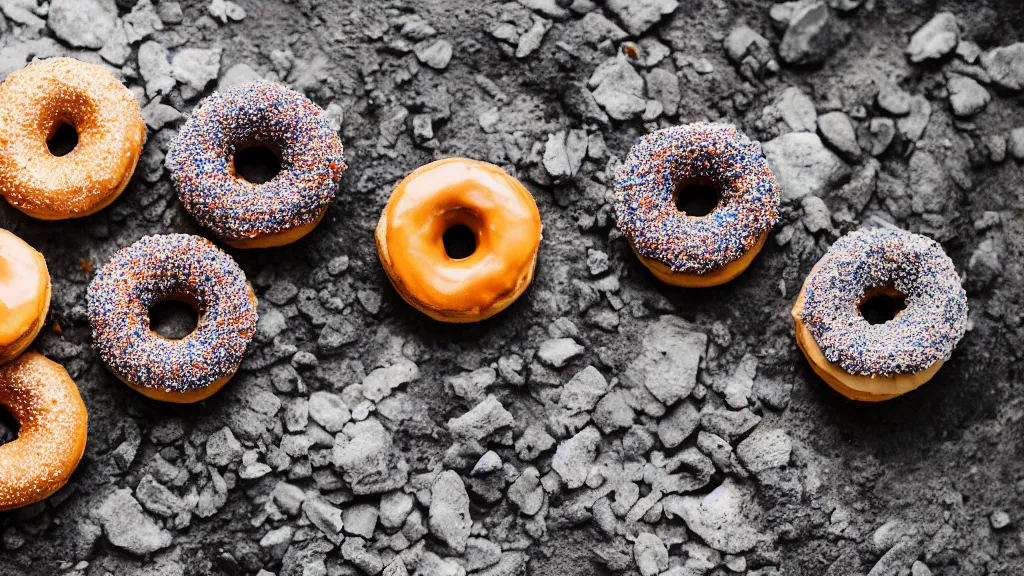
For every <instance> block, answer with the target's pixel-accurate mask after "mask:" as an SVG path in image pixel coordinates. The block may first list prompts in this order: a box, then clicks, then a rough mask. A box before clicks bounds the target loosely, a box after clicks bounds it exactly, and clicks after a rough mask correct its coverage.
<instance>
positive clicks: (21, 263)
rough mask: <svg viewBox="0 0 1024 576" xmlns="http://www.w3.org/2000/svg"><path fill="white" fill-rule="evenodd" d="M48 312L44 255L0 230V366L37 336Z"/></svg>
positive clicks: (15, 355) (48, 285) (47, 285)
mask: <svg viewBox="0 0 1024 576" xmlns="http://www.w3.org/2000/svg"><path fill="white" fill-rule="evenodd" d="M49 310H50V273H49V272H48V271H47V269H46V260H44V259H43V255H42V254H40V253H39V252H36V251H35V249H34V248H32V247H31V246H29V245H28V244H26V243H25V241H24V240H22V239H21V238H18V237H17V236H15V235H14V234H11V233H10V232H8V231H7V230H4V229H2V228H0V364H3V363H5V362H10V361H11V360H13V359H15V358H17V357H18V355H19V354H21V353H22V352H24V351H25V349H26V348H28V347H29V345H30V344H32V341H33V340H35V339H36V336H38V335H39V331H40V330H41V329H42V328H43V323H44V322H45V321H46V313H47V312H48V311H49Z"/></svg>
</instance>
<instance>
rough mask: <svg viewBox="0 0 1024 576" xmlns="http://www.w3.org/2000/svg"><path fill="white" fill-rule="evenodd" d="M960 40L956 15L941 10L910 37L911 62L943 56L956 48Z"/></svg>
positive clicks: (909, 52)
mask: <svg viewBox="0 0 1024 576" xmlns="http://www.w3.org/2000/svg"><path fill="white" fill-rule="evenodd" d="M959 40H960V29H959V27H958V26H957V24H956V16H954V15H953V14H952V13H951V12H939V13H938V14H936V15H935V16H934V17H933V18H932V19H931V20H929V21H928V22H927V23H926V24H925V25H924V26H921V28H920V29H918V31H917V32H914V35H913V36H911V37H910V44H909V45H908V46H907V56H909V57H910V61H911V62H922V61H924V60H929V59H933V58H942V57H943V56H945V55H946V54H949V53H950V52H952V51H953V48H956V45H957V42H958V41H959Z"/></svg>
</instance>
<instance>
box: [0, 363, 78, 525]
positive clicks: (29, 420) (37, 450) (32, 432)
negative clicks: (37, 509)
mask: <svg viewBox="0 0 1024 576" xmlns="http://www.w3.org/2000/svg"><path fill="white" fill-rule="evenodd" d="M0 405H3V406H4V408H6V409H7V410H8V411H9V412H10V413H11V416H14V419H15V420H17V421H18V438H17V439H16V440H14V441H13V442H9V443H7V444H4V445H3V446H0V510H10V509H12V508H20V507H21V506H27V505H29V504H32V503H35V502H38V501H40V500H42V499H44V498H47V497H49V496H51V495H52V494H53V493H54V492H56V491H57V490H59V489H60V488H61V487H62V486H64V484H66V483H67V481H68V479H69V478H71V473H72V472H74V471H75V468H77V467H78V463H79V462H80V461H81V460H82V454H83V453H85V439H86V433H87V431H88V428H89V415H88V413H86V411H85V404H84V403H83V402H82V397H81V395H79V393H78V387H77V386H75V383H74V381H73V380H71V376H69V375H68V373H67V371H66V370H64V367H63V366H61V365H60V364H57V363H56V362H51V361H50V360H47V359H46V358H44V357H43V356H42V355H41V354H39V353H37V352H26V353H25V354H22V355H21V356H20V357H18V359H17V360H15V361H14V362H11V363H10V364H6V365H4V366H0Z"/></svg>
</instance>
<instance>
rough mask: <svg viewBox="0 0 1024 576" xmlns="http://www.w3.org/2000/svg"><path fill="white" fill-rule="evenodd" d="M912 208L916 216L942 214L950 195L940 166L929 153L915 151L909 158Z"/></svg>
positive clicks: (948, 182) (948, 184) (949, 186)
mask: <svg viewBox="0 0 1024 576" xmlns="http://www.w3.org/2000/svg"><path fill="white" fill-rule="evenodd" d="M909 173H910V192H911V195H912V208H913V210H914V212H917V213H918V214H926V213H927V214H942V213H943V211H944V210H945V208H946V205H947V203H948V202H949V199H950V196H951V194H952V189H951V185H950V181H949V178H947V176H946V171H945V169H944V168H943V166H942V164H941V163H940V162H939V161H938V159H937V158H935V156H933V155H932V154H931V153H930V152H926V151H924V150H920V149H918V150H915V151H914V153H913V155H911V156H910V162H909Z"/></svg>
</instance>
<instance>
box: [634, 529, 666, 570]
mask: <svg viewBox="0 0 1024 576" xmlns="http://www.w3.org/2000/svg"><path fill="white" fill-rule="evenodd" d="M633 559H634V561H635V562H636V567H637V568H638V569H639V570H640V574H641V576H658V574H661V573H662V572H665V571H666V570H668V548H667V547H666V546H665V543H664V542H662V541H661V538H658V537H657V536H656V535H654V534H650V533H647V532H644V533H641V534H640V535H639V536H637V537H636V541H635V542H634V543H633Z"/></svg>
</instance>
